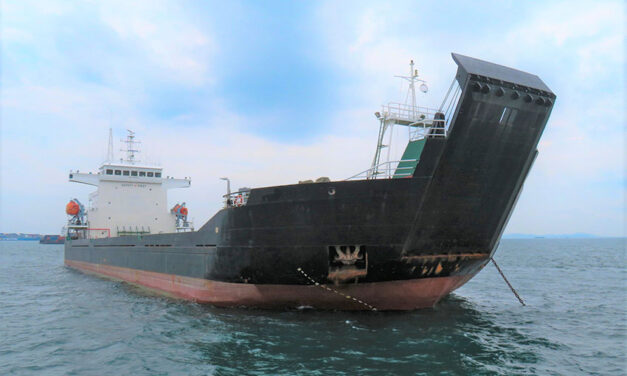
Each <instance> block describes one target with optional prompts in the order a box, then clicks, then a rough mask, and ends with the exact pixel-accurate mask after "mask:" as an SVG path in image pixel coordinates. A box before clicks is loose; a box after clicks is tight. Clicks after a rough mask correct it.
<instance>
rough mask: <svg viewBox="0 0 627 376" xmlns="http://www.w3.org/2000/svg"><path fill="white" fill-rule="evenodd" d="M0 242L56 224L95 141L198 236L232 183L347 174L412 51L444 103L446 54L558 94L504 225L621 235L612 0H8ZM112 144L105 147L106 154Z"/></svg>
mask: <svg viewBox="0 0 627 376" xmlns="http://www.w3.org/2000/svg"><path fill="white" fill-rule="evenodd" d="M0 4H1V7H2V8H1V16H0V17H1V18H0V22H1V24H0V32H1V34H0V42H1V47H2V49H1V51H0V58H1V64H2V66H1V68H2V71H1V76H0V85H1V88H0V90H1V92H0V95H1V97H0V101H1V111H2V112H1V114H0V120H1V121H2V122H1V134H0V136H1V144H0V145H1V147H2V150H1V158H2V159H1V161H0V168H1V171H0V177H1V179H2V180H1V182H0V231H2V232H9V231H24V232H50V233H54V232H57V231H58V230H59V229H60V227H61V226H62V225H63V223H64V221H65V216H64V213H63V208H64V205H65V203H66V202H67V200H68V199H70V198H73V197H78V198H79V199H83V200H84V201H86V198H87V194H88V193H89V192H90V191H91V187H88V186H82V185H78V184H71V183H68V182H67V172H68V170H70V169H79V170H82V171H89V170H91V171H94V170H96V169H97V167H98V165H99V163H100V162H102V160H103V159H104V156H105V153H106V144H107V132H108V128H109V127H110V126H111V127H112V128H113V129H114V133H115V134H116V140H117V139H119V138H121V137H123V136H124V130H125V129H127V128H130V129H134V130H135V131H136V132H137V133H138V136H139V138H140V139H142V141H143V144H142V154H141V157H142V159H143V160H145V161H152V162H158V163H160V164H161V165H162V166H163V167H164V168H165V169H166V174H168V175H175V176H191V177H192V179H193V180H192V181H193V183H192V187H191V188H190V189H186V190H177V191H171V194H170V201H171V203H172V204H173V203H174V202H175V201H177V200H179V201H186V202H188V205H189V206H190V209H191V216H192V217H194V218H195V220H196V222H197V224H200V223H202V222H204V221H205V220H207V219H208V218H209V217H211V215H213V213H214V212H215V211H216V210H217V209H218V208H219V207H220V205H221V204H220V195H221V194H222V193H223V191H224V186H223V182H221V181H220V180H218V178H219V177H220V176H225V175H227V176H229V177H231V179H232V180H233V182H234V185H236V186H252V187H256V186H264V185H274V184H288V183H293V182H296V181H298V180H303V179H308V178H316V177H318V176H329V177H331V178H334V179H340V178H345V177H347V176H350V175H352V174H353V173H356V172H359V171H361V170H364V169H365V168H367V167H368V165H369V163H370V161H371V159H372V154H373V152H374V147H375V144H376V134H377V131H378V123H377V122H376V119H375V118H374V117H373V115H372V113H373V112H374V111H377V110H378V108H379V106H380V105H381V104H382V103H385V102H388V101H393V100H397V101H398V100H400V99H402V95H403V88H402V86H401V84H400V82H399V81H398V80H397V79H394V78H393V75H396V74H403V73H405V71H406V70H407V63H408V61H409V60H410V59H414V60H415V61H416V63H417V67H418V69H419V71H420V74H421V76H422V78H424V79H426V80H427V81H428V84H429V87H430V91H429V93H428V94H427V95H421V96H420V97H419V101H420V104H421V105H426V106H437V105H438V104H439V102H440V100H441V99H442V97H443V95H444V93H445V91H446V89H448V85H449V84H450V81H451V79H452V77H453V75H454V73H455V69H456V67H455V64H454V63H453V62H452V60H451V58H450V52H459V53H462V54H466V55H470V56H474V57H478V58H482V59H485V60H490V61H493V62H496V63H500V64H504V65H508V66H512V67H515V68H518V69H521V70H525V71H529V72H532V73H534V74H537V75H539V76H540V77H541V78H542V79H543V80H544V81H545V82H546V83H547V85H548V86H549V87H550V88H551V89H553V91H554V92H555V93H556V94H557V96H558V100H557V103H556V106H555V108H554V111H553V115H552V117H551V119H550V121H549V124H548V127H547V130H546V132H545V135H544V137H543V139H542V141H541V143H540V146H539V150H540V156H539V157H538V160H537V161H536V164H535V166H534V169H533V171H532V172H531V175H530V176H529V179H528V181H527V183H526V185H525V190H524V192H523V194H522V196H521V198H520V200H519V202H518V206H517V209H516V211H515V213H514V215H513V216H512V219H511V221H510V224H509V226H508V228H507V232H509V233H520V232H523V233H537V234H550V233H573V232H588V233H595V234H599V235H624V234H625V195H626V191H625V174H624V172H625V166H624V161H625V139H626V133H625V115H624V109H625V75H624V71H625V69H624V67H625V57H624V40H625V39H624V35H625V34H624V23H625V20H624V14H625V9H624V6H623V4H622V2H619V1H616V2H603V1H594V2H572V1H568V2H558V1H556V2H552V1H549V2H519V1H517V2H514V1H512V2H508V1H486V2H480V3H477V2H471V1H468V2H446V1H433V2H413V1H406V2H405V1H391V2H385V3H383V2H367V1H359V2H357V1H356V2H349V1H342V2H338V1H326V2H325V1H318V2H303V1H300V2H292V1H272V2H257V1H249V2H247V1H229V2H196V1H138V2H124V1H106V2H97V1H74V2H69V1H46V2H31V1H6V0H2V1H1V2H0ZM117 146H119V145H116V149H117Z"/></svg>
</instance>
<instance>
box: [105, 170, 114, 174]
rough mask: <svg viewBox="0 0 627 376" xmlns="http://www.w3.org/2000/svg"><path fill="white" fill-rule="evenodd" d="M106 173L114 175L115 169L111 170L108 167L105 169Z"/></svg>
mask: <svg viewBox="0 0 627 376" xmlns="http://www.w3.org/2000/svg"><path fill="white" fill-rule="evenodd" d="M105 173H106V174H107V175H113V170H109V169H107V171H105Z"/></svg>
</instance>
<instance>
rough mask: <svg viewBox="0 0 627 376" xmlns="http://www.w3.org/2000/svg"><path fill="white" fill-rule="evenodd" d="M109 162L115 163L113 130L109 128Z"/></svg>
mask: <svg viewBox="0 0 627 376" xmlns="http://www.w3.org/2000/svg"><path fill="white" fill-rule="evenodd" d="M107 162H113V130H112V129H111V128H109V146H108V147H107Z"/></svg>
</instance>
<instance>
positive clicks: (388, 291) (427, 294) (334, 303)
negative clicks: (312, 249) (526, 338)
mask: <svg viewBox="0 0 627 376" xmlns="http://www.w3.org/2000/svg"><path fill="white" fill-rule="evenodd" d="M65 264H66V265H67V266H69V267H72V268H75V269H78V270H81V271H84V272H87V273H93V274H97V275H101V276H106V277H110V278H114V279H118V280H123V281H126V282H129V283H132V284H136V285H140V286H143V287H147V288H149V289H151V290H156V291H158V292H161V293H165V294H167V295H169V296H174V297H178V298H182V299H186V300H192V301H195V302H198V303H208V304H213V305H216V306H226V307H233V306H247V307H259V308H290V307H292V308H294V307H313V308H316V309H337V310H371V309H373V307H374V308H375V309H376V310H379V311H383V310H414V309H418V308H427V307H432V306H433V305H434V304H436V303H437V302H438V301H439V300H440V299H441V298H442V297H444V296H446V295H447V294H449V293H450V292H451V291H453V290H455V289H456V288H458V287H460V286H461V285H463V284H464V283H466V282H467V281H468V280H469V279H470V278H471V277H472V276H473V275H472V274H469V275H463V276H453V277H439V278H425V279H414V280H402V281H388V282H377V283H359V284H346V285H339V286H333V285H329V286H328V287H329V288H326V287H325V286H322V285H320V286H315V285H307V286H302V285H254V284H245V283H227V282H217V281H210V280H206V279H201V278H190V277H182V276H177V275H171V274H163V273H155V272H149V271H144V270H137V269H129V268H121V267H116V266H109V265H101V264H92V263H87V262H81V261H72V260H65Z"/></svg>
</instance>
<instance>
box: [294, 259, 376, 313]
mask: <svg viewBox="0 0 627 376" xmlns="http://www.w3.org/2000/svg"><path fill="white" fill-rule="evenodd" d="M296 270H297V271H298V272H300V274H302V275H303V276H305V278H307V279H308V280H309V281H310V282H311V283H313V284H314V285H315V286H318V287H320V288H322V289H324V290H327V291H330V292H334V293H336V294H338V295H340V296H343V297H345V298H346V299H351V300H354V301H355V302H357V303H359V304H362V305H364V306H365V307H368V309H370V310H371V311H376V310H377V309H376V308H375V307H374V306H372V305H370V304H368V303H366V302H364V301H361V300H359V299H357V298H355V297H354V296H350V295H346V294H343V293H341V292H339V291H337V290H335V289H332V288H330V287H328V286H327V285H325V284H321V283H318V282H316V281H315V280H314V279H313V278H311V277H310V276H309V275H308V274H307V273H305V271H304V270H303V269H302V268H298V269H296Z"/></svg>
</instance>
